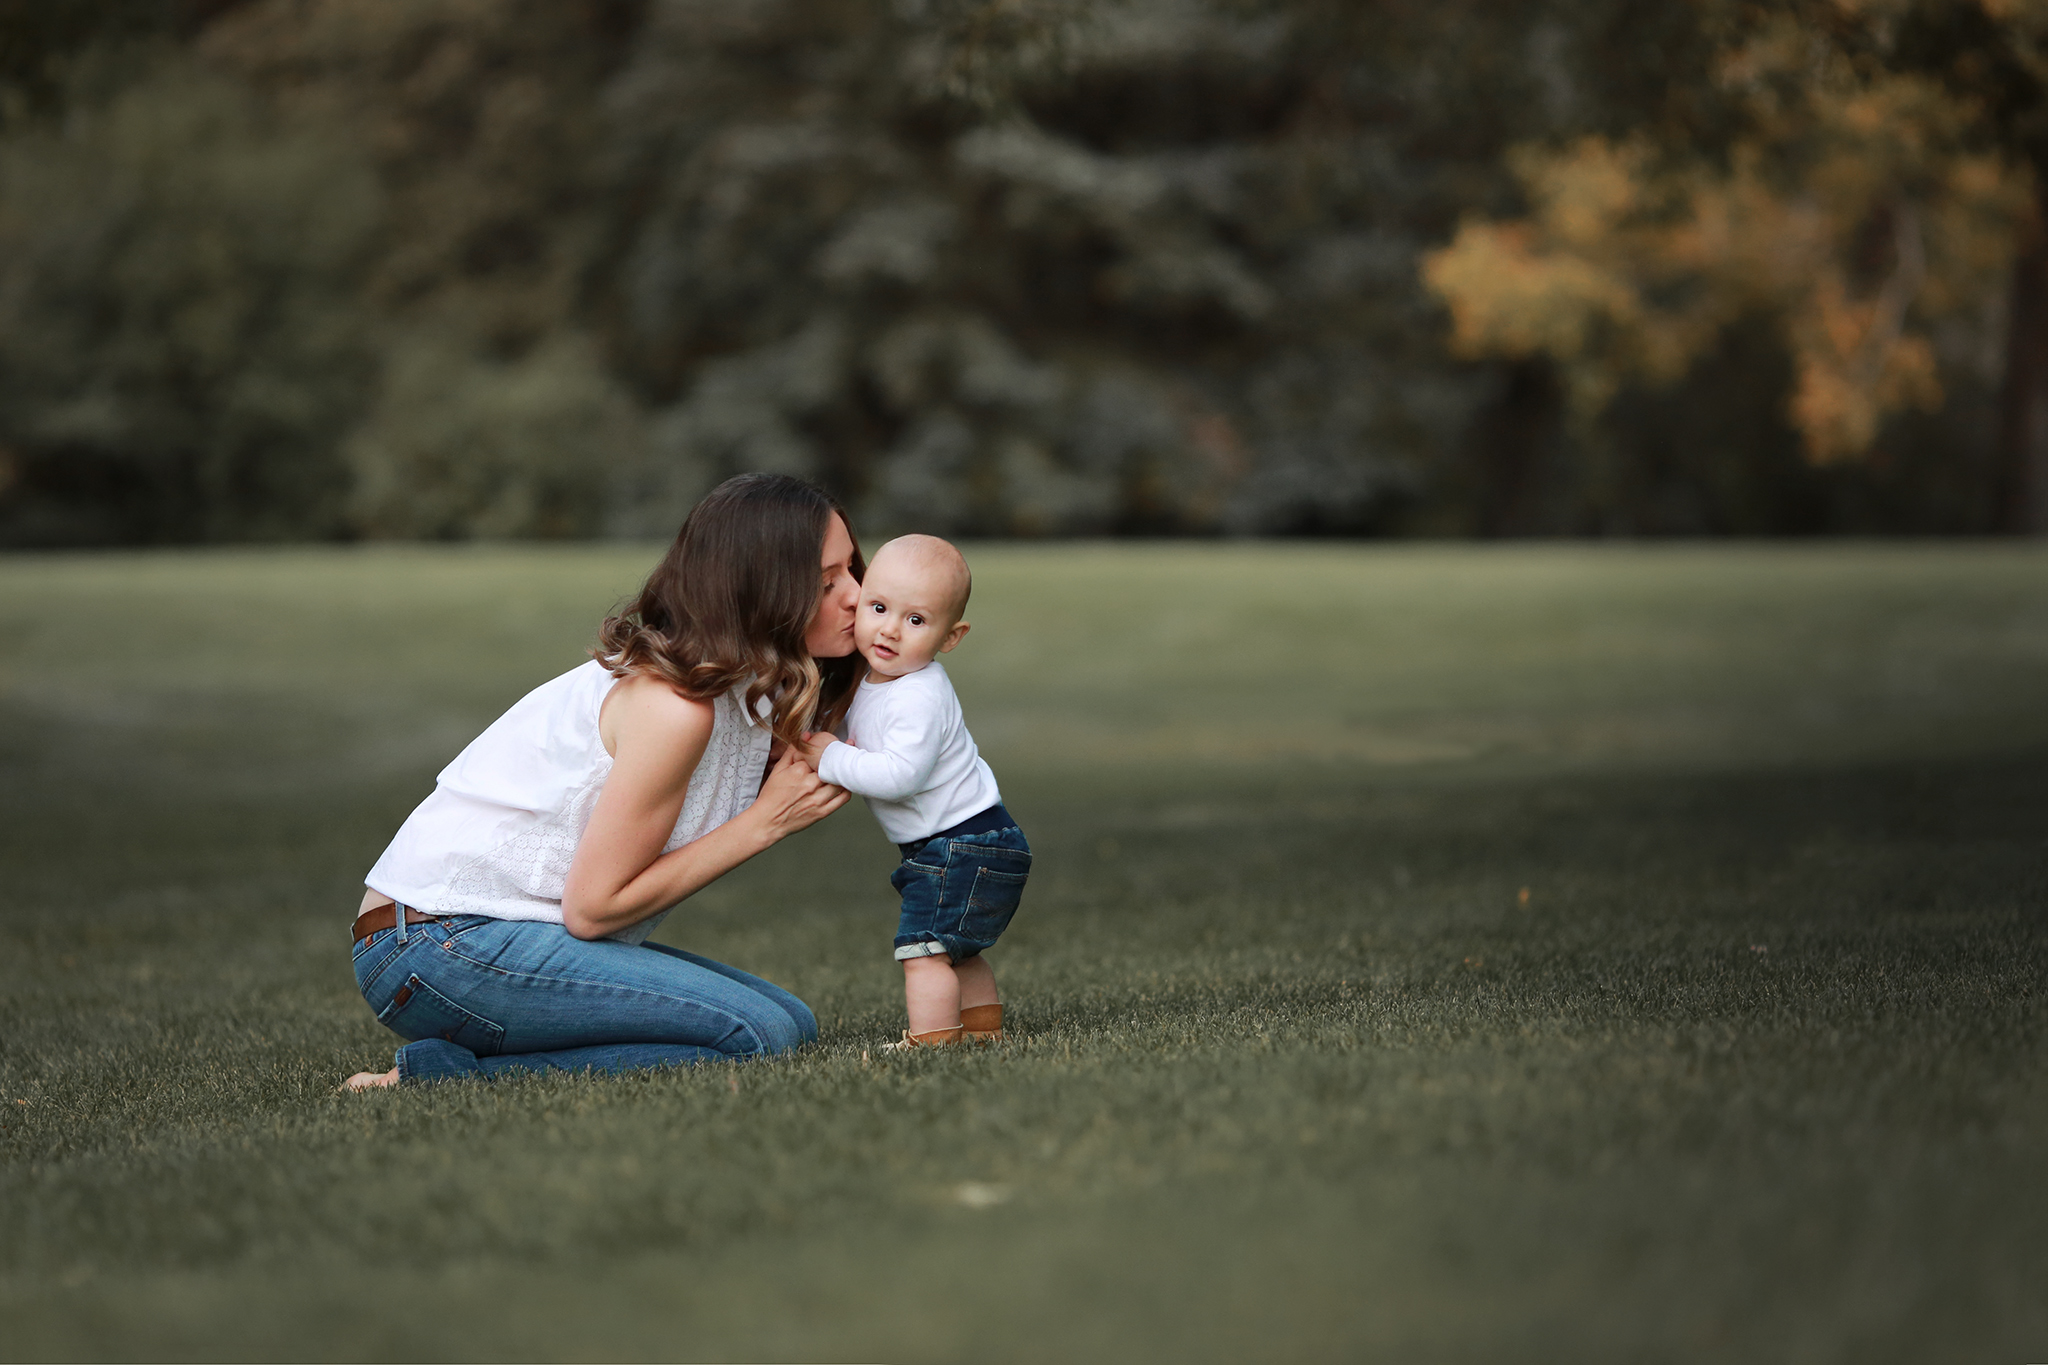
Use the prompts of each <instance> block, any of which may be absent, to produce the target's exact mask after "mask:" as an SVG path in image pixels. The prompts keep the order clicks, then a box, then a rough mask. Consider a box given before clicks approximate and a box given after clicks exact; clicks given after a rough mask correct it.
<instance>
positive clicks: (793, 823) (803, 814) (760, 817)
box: [747, 735, 852, 843]
mask: <svg viewBox="0 0 2048 1365" xmlns="http://www.w3.org/2000/svg"><path fill="white" fill-rule="evenodd" d="M822 738H823V739H824V740H825V741H826V742H827V743H830V742H831V736H829V735H826V736H822ZM851 795H852V793H850V792H848V791H847V790H846V788H844V787H835V786H833V785H832V784H831V783H830V782H826V781H823V780H821V779H820V778H819V776H818V775H817V774H816V773H814V772H812V771H811V765H810V764H809V763H807V762H806V761H805V759H804V751H803V750H802V749H798V748H792V749H790V750H789V751H788V752H786V753H784V754H783V755H782V759H781V761H780V762H778V763H777V764H776V765H775V766H774V767H773V768H771V769H769V771H768V780H767V781H765V782H763V783H762V784H761V794H760V795H759V796H757V797H755V798H754V804H753V805H752V806H750V807H748V809H747V814H748V815H749V816H751V817H753V818H754V819H756V820H757V821H759V823H760V829H761V832H762V834H763V836H764V837H766V838H767V839H768V841H769V842H770V843H773V842H776V841H778V840H782V839H787V838H788V837H789V836H790V835H792V834H794V833H796V832H797V831H798V830H800V829H807V828H809V827H810V826H812V825H815V824H817V823H818V821H820V820H822V819H824V818H825V817H826V816H828V815H830V814H831V813H832V812H833V811H835V810H838V809H839V808H840V807H841V806H843V805H845V804H846V802H847V799H848V797H850V796H851Z"/></svg>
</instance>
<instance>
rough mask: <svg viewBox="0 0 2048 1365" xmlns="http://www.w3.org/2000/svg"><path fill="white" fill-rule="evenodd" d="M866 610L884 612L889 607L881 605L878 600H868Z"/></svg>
mask: <svg viewBox="0 0 2048 1365" xmlns="http://www.w3.org/2000/svg"><path fill="white" fill-rule="evenodd" d="M868 610H869V611H873V612H884V611H887V610H889V609H888V608H887V607H885V606H883V605H882V604H881V603H880V602H870V603H868Z"/></svg>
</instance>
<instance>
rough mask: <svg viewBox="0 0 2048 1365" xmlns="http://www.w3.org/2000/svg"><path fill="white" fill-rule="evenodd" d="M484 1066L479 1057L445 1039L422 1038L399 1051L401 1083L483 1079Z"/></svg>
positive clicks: (399, 1078) (399, 1076)
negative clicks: (470, 1078) (466, 1078)
mask: <svg viewBox="0 0 2048 1365" xmlns="http://www.w3.org/2000/svg"><path fill="white" fill-rule="evenodd" d="M483 1074H484V1067H483V1063H481V1062H479V1061H478V1060H477V1059H476V1054H475V1053H474V1052H471V1051H470V1050H469V1049H468V1048H466V1047H462V1046H460V1045H459V1044H456V1043H451V1042H449V1041H448V1040H447V1039H445V1038H422V1039H420V1040H419V1041H418V1042H416V1043H407V1044H406V1045H405V1046H404V1047H402V1048H400V1049H398V1083H399V1084H400V1085H405V1084H407V1083H408V1082H410V1083H412V1084H416V1085H426V1084H429V1083H431V1082H433V1081H452V1080H458V1079H460V1078H462V1077H465V1076H482V1075H483Z"/></svg>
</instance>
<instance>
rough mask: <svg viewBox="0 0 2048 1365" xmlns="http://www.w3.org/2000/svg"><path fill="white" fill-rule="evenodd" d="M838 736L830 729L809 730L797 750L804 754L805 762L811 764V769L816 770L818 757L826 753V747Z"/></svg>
mask: <svg viewBox="0 0 2048 1365" xmlns="http://www.w3.org/2000/svg"><path fill="white" fill-rule="evenodd" d="M838 738H839V737H838V736H837V735H835V734H833V733H832V732H831V731H829V730H812V731H808V732H807V733H806V734H805V735H804V737H803V742H802V743H800V744H798V745H797V746H796V751H797V752H798V753H800V754H802V755H803V756H804V762H806V763H808V764H810V765H811V771H812V772H816V771H817V770H818V759H819V757H820V756H821V755H823V754H824V752H825V747H826V746H827V745H829V744H831V743H833V742H834V741H836V740H837V739H838Z"/></svg>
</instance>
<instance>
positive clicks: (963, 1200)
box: [953, 1180, 1010, 1209]
mask: <svg viewBox="0 0 2048 1365" xmlns="http://www.w3.org/2000/svg"><path fill="white" fill-rule="evenodd" d="M1009 1198H1010V1187H1009V1186H1008V1185H988V1184H984V1183H983V1182H981V1181H979V1180H963V1181H961V1182H960V1183H959V1184H958V1185H955V1186H954V1187H953V1199H954V1201H955V1202H956V1203H959V1204H962V1205H965V1206H966V1207H967V1208H970V1209H992V1208H994V1207H995V1206H996V1205H998V1204H1003V1203H1008V1202H1009Z"/></svg>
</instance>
